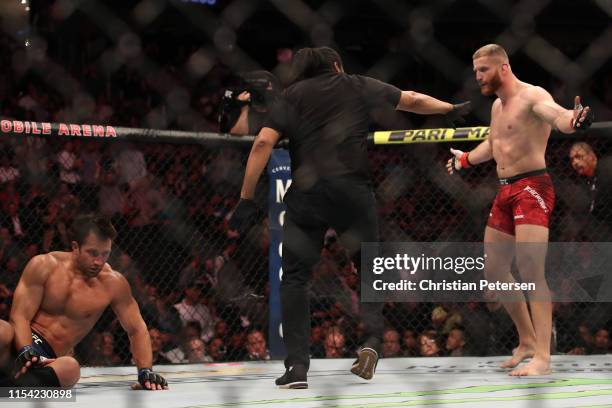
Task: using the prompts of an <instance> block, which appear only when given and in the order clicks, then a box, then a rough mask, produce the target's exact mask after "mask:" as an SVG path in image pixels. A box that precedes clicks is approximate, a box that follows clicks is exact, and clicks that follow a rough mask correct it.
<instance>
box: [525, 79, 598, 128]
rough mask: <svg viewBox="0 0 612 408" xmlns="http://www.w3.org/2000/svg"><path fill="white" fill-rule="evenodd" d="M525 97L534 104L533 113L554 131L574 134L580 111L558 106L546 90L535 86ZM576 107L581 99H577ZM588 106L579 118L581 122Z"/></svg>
mask: <svg viewBox="0 0 612 408" xmlns="http://www.w3.org/2000/svg"><path fill="white" fill-rule="evenodd" d="M525 97H526V98H527V99H528V101H529V102H530V103H531V104H532V110H533V113H535V114H536V116H538V117H539V118H540V119H542V120H543V121H544V122H546V123H548V124H549V125H550V126H552V127H553V129H558V130H559V131H560V132H563V133H574V132H575V131H576V129H574V121H575V120H576V118H577V116H578V114H579V113H580V111H579V110H578V109H576V108H575V109H573V110H570V109H565V108H564V107H562V106H560V105H558V104H557V103H556V102H555V101H554V100H553V97H552V96H551V95H550V94H549V93H548V91H546V90H545V89H543V88H541V87H539V86H534V87H531V88H529V89H528V90H526V91H525ZM575 105H576V106H578V105H580V97H578V96H577V97H576V100H575ZM589 109H590V108H589V107H588V106H587V107H586V108H585V110H584V112H582V116H581V118H578V119H579V120H580V121H581V122H582V121H583V120H584V117H585V116H586V114H587V112H588V110H589Z"/></svg>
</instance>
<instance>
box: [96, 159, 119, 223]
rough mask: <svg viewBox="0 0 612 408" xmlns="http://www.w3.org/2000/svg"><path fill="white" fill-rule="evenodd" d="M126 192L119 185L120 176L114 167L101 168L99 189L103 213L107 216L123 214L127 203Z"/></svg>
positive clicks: (99, 199) (99, 205)
mask: <svg viewBox="0 0 612 408" xmlns="http://www.w3.org/2000/svg"><path fill="white" fill-rule="evenodd" d="M125 201H126V194H125V193H124V191H123V190H122V189H121V188H120V187H119V177H118V176H117V173H116V172H115V170H113V169H112V168H109V169H105V170H101V176H100V187H99V191H98V207H99V211H100V213H101V214H103V215H105V216H107V217H110V218H112V217H116V216H119V215H121V213H122V211H123V208H124V207H125V205H126V202H125Z"/></svg>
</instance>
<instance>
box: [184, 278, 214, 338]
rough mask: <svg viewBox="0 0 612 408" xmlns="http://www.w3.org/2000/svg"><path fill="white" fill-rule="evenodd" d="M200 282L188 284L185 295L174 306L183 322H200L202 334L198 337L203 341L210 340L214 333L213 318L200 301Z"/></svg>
mask: <svg viewBox="0 0 612 408" xmlns="http://www.w3.org/2000/svg"><path fill="white" fill-rule="evenodd" d="M202 284H203V283H202V282H201V281H195V282H192V283H191V285H190V286H188V287H186V288H185V290H184V293H185V296H184V298H183V300H182V301H181V302H180V303H177V304H175V305H174V308H175V309H176V310H177V311H178V312H179V315H180V317H181V321H182V322H183V324H187V322H191V321H195V322H198V323H199V324H200V328H201V330H202V335H201V336H200V338H201V339H202V340H203V341H205V342H206V341H208V340H210V339H211V338H212V337H213V335H214V333H215V332H214V324H215V319H214V318H213V315H212V313H211V312H210V311H209V310H208V308H207V307H206V305H204V303H203V302H202Z"/></svg>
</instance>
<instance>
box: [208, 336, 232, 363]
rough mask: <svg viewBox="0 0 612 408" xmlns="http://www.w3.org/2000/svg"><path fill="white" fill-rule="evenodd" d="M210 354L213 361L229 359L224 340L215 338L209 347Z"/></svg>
mask: <svg viewBox="0 0 612 408" xmlns="http://www.w3.org/2000/svg"><path fill="white" fill-rule="evenodd" d="M208 353H209V354H210V357H211V358H212V359H213V361H224V360H225V359H226V357H227V348H226V347H225V344H224V343H223V339H220V338H219V337H215V338H214V339H212V340H211V342H210V344H209V345H208Z"/></svg>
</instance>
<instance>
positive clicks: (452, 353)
mask: <svg viewBox="0 0 612 408" xmlns="http://www.w3.org/2000/svg"><path fill="white" fill-rule="evenodd" d="M464 346H465V338H464V337H463V330H461V329H452V330H451V331H450V332H449V333H448V337H447V338H446V353H447V355H448V356H449V357H462V356H464V355H465V354H464V350H463V348H464Z"/></svg>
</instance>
